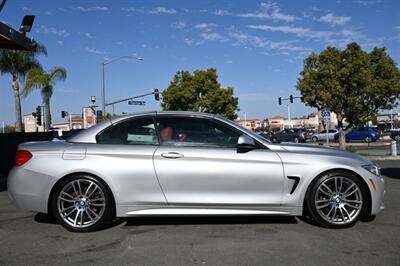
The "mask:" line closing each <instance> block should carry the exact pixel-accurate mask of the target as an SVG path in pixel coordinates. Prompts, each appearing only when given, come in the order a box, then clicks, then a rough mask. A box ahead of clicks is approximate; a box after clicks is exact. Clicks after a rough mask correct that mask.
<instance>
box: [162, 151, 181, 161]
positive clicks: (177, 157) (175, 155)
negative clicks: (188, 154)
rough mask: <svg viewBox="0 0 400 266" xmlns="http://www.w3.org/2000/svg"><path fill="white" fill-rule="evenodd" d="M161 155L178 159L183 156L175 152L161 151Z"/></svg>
mask: <svg viewBox="0 0 400 266" xmlns="http://www.w3.org/2000/svg"><path fill="white" fill-rule="evenodd" d="M161 156H162V157H164V158H168V159H179V158H182V157H183V154H180V153H177V152H168V153H161Z"/></svg>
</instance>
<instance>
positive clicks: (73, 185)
mask: <svg viewBox="0 0 400 266" xmlns="http://www.w3.org/2000/svg"><path fill="white" fill-rule="evenodd" d="M74 183H75V182H72V183H71V186H72V189H73V190H74V193H75V197H77V196H79V194H78V191H77V190H76V188H75V184H74Z"/></svg>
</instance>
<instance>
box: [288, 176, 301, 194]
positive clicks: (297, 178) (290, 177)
mask: <svg viewBox="0 0 400 266" xmlns="http://www.w3.org/2000/svg"><path fill="white" fill-rule="evenodd" d="M287 178H289V179H290V180H293V181H294V182H293V187H292V190H290V193H289V194H293V192H294V191H295V190H296V188H297V185H298V184H299V181H300V177H298V176H288V177H287Z"/></svg>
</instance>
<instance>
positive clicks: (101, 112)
mask: <svg viewBox="0 0 400 266" xmlns="http://www.w3.org/2000/svg"><path fill="white" fill-rule="evenodd" d="M102 117H103V111H101V110H97V111H96V119H97V121H99V119H101V118H102Z"/></svg>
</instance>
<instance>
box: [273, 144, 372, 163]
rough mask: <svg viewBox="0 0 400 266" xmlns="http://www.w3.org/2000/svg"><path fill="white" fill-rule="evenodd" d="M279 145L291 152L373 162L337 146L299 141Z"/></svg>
mask: <svg viewBox="0 0 400 266" xmlns="http://www.w3.org/2000/svg"><path fill="white" fill-rule="evenodd" d="M279 146H280V147H281V148H282V149H284V150H286V151H289V152H295V153H304V154H308V153H310V154H320V155H325V156H334V157H341V158H349V159H352V160H358V161H362V162H363V163H365V164H371V161H370V160H368V159H367V158H365V157H363V156H360V155H358V154H355V153H352V152H348V151H343V150H339V149H336V148H331V147H325V146H316V145H311V144H297V143H280V144H279Z"/></svg>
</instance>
